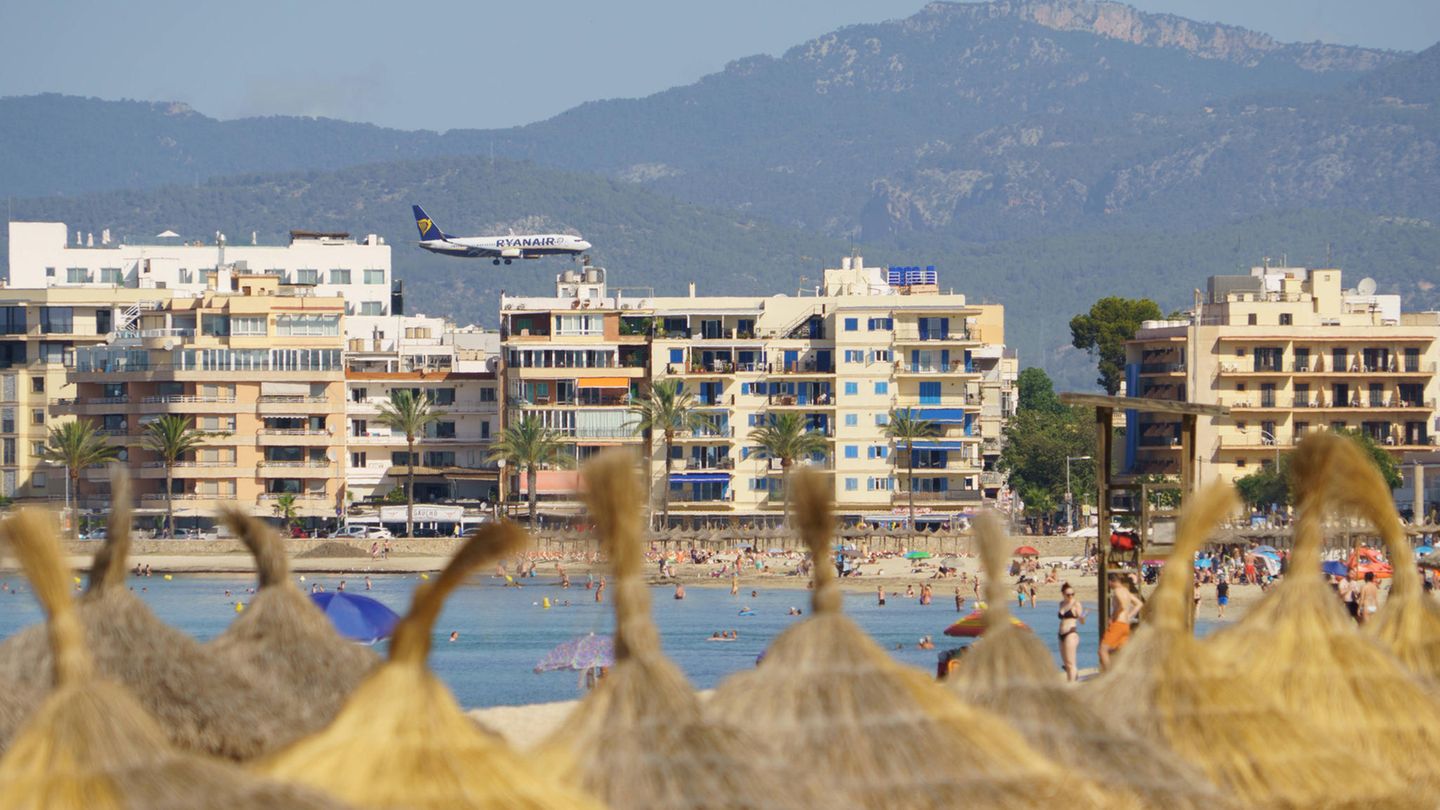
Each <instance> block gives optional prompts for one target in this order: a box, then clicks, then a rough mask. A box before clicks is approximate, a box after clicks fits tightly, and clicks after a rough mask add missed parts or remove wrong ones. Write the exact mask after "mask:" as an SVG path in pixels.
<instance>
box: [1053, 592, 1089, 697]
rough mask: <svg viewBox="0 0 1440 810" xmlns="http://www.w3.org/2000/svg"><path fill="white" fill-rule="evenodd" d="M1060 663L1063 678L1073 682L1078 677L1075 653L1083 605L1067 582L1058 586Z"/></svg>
mask: <svg viewBox="0 0 1440 810" xmlns="http://www.w3.org/2000/svg"><path fill="white" fill-rule="evenodd" d="M1057 615H1058V616H1059V618H1060V665H1061V666H1063V667H1064V668H1065V680H1067V681H1070V682H1072V683H1073V682H1074V681H1076V680H1078V679H1079V677H1080V669H1079V667H1078V666H1077V665H1076V655H1077V654H1078V653H1079V651H1080V625H1081V624H1083V623H1084V622H1085V606H1084V605H1082V604H1081V603H1080V600H1079V599H1076V598H1075V588H1074V587H1073V586H1072V585H1071V584H1070V583H1068V582H1066V583H1064V584H1062V585H1061V586H1060V608H1059V611H1058V613H1057Z"/></svg>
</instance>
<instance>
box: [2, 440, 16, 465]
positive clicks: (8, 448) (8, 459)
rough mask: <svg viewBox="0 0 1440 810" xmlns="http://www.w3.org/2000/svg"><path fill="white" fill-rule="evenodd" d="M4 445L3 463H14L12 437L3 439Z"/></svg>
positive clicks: (13, 441) (13, 442)
mask: <svg viewBox="0 0 1440 810" xmlns="http://www.w3.org/2000/svg"><path fill="white" fill-rule="evenodd" d="M4 447H5V463H6V464H14V463H15V440H14V439H5V440H4Z"/></svg>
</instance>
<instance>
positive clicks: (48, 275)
mask: <svg viewBox="0 0 1440 810" xmlns="http://www.w3.org/2000/svg"><path fill="white" fill-rule="evenodd" d="M45 277H46V278H54V277H55V268H53V267H47V268H45Z"/></svg>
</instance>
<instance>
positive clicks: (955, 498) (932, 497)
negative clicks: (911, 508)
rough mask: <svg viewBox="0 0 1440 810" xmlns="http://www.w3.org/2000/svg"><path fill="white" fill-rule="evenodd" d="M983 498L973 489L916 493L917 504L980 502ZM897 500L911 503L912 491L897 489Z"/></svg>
mask: <svg viewBox="0 0 1440 810" xmlns="http://www.w3.org/2000/svg"><path fill="white" fill-rule="evenodd" d="M982 497H983V496H982V494H981V493H980V492H979V491H977V490H973V489H951V490H945V491H943V492H929V491H926V492H919V491H917V492H916V493H915V500H916V502H935V501H946V502H959V501H978V500H980V499H981V498H982ZM895 500H896V501H901V502H906V501H909V500H910V490H908V489H897V490H896V491H895Z"/></svg>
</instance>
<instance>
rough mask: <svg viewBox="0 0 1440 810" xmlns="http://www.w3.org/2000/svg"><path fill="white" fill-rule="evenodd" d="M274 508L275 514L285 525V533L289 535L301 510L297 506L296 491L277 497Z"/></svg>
mask: <svg viewBox="0 0 1440 810" xmlns="http://www.w3.org/2000/svg"><path fill="white" fill-rule="evenodd" d="M273 508H274V509H275V516H276V517H278V518H280V521H281V523H282V524H283V525H284V526H285V534H286V536H287V537H288V536H289V534H290V530H291V529H293V528H295V519H296V518H298V517H299V516H300V512H299V510H298V509H296V508H295V493H293V492H287V493H285V494H284V495H281V496H280V497H278V498H276V499H275V505H274V507H273Z"/></svg>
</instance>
